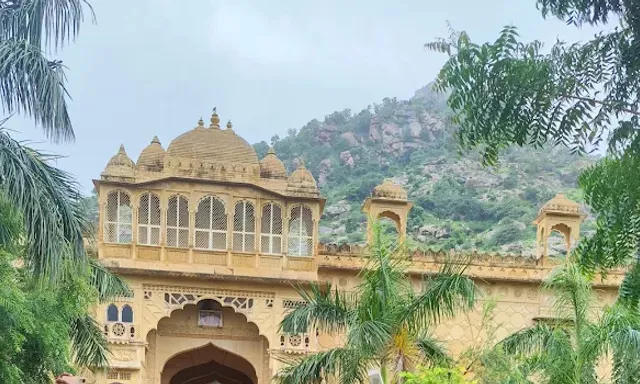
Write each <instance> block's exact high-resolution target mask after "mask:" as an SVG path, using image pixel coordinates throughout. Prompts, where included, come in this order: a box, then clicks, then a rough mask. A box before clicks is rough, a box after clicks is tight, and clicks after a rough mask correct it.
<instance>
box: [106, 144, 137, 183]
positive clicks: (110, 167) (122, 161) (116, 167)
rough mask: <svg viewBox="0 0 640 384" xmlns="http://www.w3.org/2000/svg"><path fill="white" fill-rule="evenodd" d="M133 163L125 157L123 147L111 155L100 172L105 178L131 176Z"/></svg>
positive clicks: (125, 153)
mask: <svg viewBox="0 0 640 384" xmlns="http://www.w3.org/2000/svg"><path fill="white" fill-rule="evenodd" d="M134 167H135V163H134V162H133V160H131V159H130V158H129V156H127V152H126V151H125V150H124V145H120V149H118V153H116V154H115V155H113V157H111V159H110V160H109V162H108V163H107V166H106V167H105V168H104V171H103V172H102V174H103V175H105V176H127V177H129V176H133V173H134V172H133V171H134Z"/></svg>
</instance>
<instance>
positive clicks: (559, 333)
mask: <svg viewBox="0 0 640 384" xmlns="http://www.w3.org/2000/svg"><path fill="white" fill-rule="evenodd" d="M634 275H635V277H634ZM638 275H640V268H638V267H637V264H636V267H634V270H632V271H631V272H630V273H629V274H628V275H627V276H626V277H625V280H624V282H623V284H622V285H621V288H620V296H619V298H618V300H617V302H616V303H615V304H613V305H611V306H609V307H606V308H605V309H604V311H603V312H602V313H601V314H600V315H597V309H596V308H595V300H596V298H595V296H594V288H593V281H592V279H591V277H590V276H589V275H587V274H585V273H584V272H583V269H582V268H581V267H580V265H578V264H576V263H575V262H574V261H573V260H571V259H569V260H568V261H567V262H566V263H565V264H564V265H562V266H559V267H558V268H557V269H556V270H554V271H553V272H552V273H551V275H550V276H549V277H548V278H547V280H546V281H545V283H544V288H545V289H547V290H550V292H551V293H552V295H553V298H554V300H555V304H554V305H555V307H554V309H555V310H556V312H557V318H556V319H554V321H552V322H548V323H545V322H539V323H537V324H536V325H533V326H531V327H529V328H525V329H523V330H521V331H518V332H516V333H514V334H512V335H510V336H508V337H507V338H506V339H504V340H503V341H501V342H500V343H499V344H498V347H499V348H503V349H504V351H505V352H507V353H509V354H514V355H516V356H517V357H518V358H520V359H522V360H523V361H524V363H525V366H527V369H528V370H529V371H530V372H532V373H533V374H535V375H537V376H538V378H539V379H541V381H538V382H543V383H553V384H591V383H596V382H597V380H598V379H597V375H596V369H597V367H598V363H599V362H600V361H601V359H602V358H606V361H608V362H609V363H612V366H613V379H614V382H616V383H619V384H623V383H624V384H626V383H636V382H637V378H638V374H639V373H640V370H639V368H640V364H639V361H638V356H640V312H639V311H638V309H639V307H638V303H639V301H638V298H639V297H640V289H639V288H640V287H638V286H637V284H635V283H634V281H639V280H638V279H637V277H639V276H638Z"/></svg>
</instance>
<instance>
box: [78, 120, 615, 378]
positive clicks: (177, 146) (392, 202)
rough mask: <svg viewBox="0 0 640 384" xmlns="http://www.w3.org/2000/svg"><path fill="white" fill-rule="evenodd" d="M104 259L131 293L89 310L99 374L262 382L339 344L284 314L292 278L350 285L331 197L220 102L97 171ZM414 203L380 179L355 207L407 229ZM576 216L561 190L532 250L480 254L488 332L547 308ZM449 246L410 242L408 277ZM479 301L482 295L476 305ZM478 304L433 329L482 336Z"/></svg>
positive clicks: (464, 343)
mask: <svg viewBox="0 0 640 384" xmlns="http://www.w3.org/2000/svg"><path fill="white" fill-rule="evenodd" d="M94 183H95V186H96V189H97V191H98V195H99V204H100V231H99V236H98V242H97V252H98V257H99V259H100V261H101V262H102V263H103V264H104V265H105V266H107V267H108V268H110V269H111V270H112V271H114V272H116V273H118V274H120V275H122V276H123V277H124V278H125V279H126V280H127V282H128V283H129V285H130V287H131V289H132V291H133V296H132V297H122V298H118V299H117V300H114V301H113V302H110V303H105V304H104V305H102V306H100V307H99V308H98V309H97V311H96V320H97V321H98V322H99V323H100V324H101V325H102V326H103V329H104V334H105V336H106V338H107V339H108V341H109V343H110V347H111V351H112V356H111V360H110V369H109V370H107V371H106V372H103V373H97V374H96V375H95V376H94V377H91V378H90V381H91V382H95V383H98V384H114V383H121V384H129V383H136V384H137V383H145V384H160V383H161V384H183V383H184V384H187V383H188V384H199V383H202V384H207V383H221V384H236V383H237V384H240V383H241V384H266V383H268V382H269V381H270V380H271V378H272V377H273V376H274V375H275V374H276V373H277V371H278V370H279V368H280V367H281V365H280V364H281V357H282V355H296V354H307V353H313V352H314V351H317V350H321V349H323V348H329V347H331V346H334V345H336V344H339V343H340V337H339V336H336V335H323V334H319V333H317V332H312V333H309V334H284V333H282V332H280V330H279V327H278V325H279V323H280V321H281V320H282V319H283V317H284V315H285V314H286V312H287V310H289V309H291V308H295V307H296V306H297V305H299V304H300V303H301V299H300V297H299V296H298V295H297V293H296V291H295V289H294V288H293V287H294V286H295V285H304V284H305V283H308V282H311V281H328V282H331V283H332V284H333V285H334V286H335V287H338V288H339V289H344V290H349V289H352V288H353V287H354V286H355V285H356V284H357V273H358V271H359V270H360V269H361V268H362V267H363V266H364V260H363V258H362V257H360V252H361V247H359V246H355V245H348V244H342V245H337V244H320V243H319V242H318V223H319V220H320V217H321V215H322V212H323V208H324V204H325V200H324V198H322V197H321V196H320V194H319V191H318V188H317V186H316V182H315V179H314V177H313V175H312V174H311V173H310V172H309V171H308V170H307V169H306V168H305V166H304V163H301V164H300V165H299V166H298V168H297V169H296V170H295V171H293V172H292V173H291V174H288V173H287V170H286V169H285V166H284V164H283V163H282V161H280V160H279V159H278V157H277V155H276V154H275V152H273V151H272V150H271V151H269V153H268V154H267V155H266V156H265V157H264V158H263V159H258V157H257V155H256V152H255V151H254V149H253V148H252V146H251V145H249V144H248V143H247V142H246V141H245V140H244V139H242V138H241V137H239V136H238V135H237V134H236V133H235V132H234V131H233V126H232V125H231V123H228V124H227V125H226V127H225V128H221V127H220V119H219V117H218V115H217V113H216V112H215V110H214V113H213V115H212V116H211V119H210V123H209V124H208V126H205V123H204V122H203V121H202V120H200V121H199V122H198V123H197V126H196V127H195V128H193V129H192V130H190V131H188V132H186V133H184V134H182V135H180V136H178V137H177V138H175V139H174V140H173V141H172V142H171V143H170V144H169V146H168V147H167V149H166V150H165V149H164V148H163V146H162V145H161V143H160V142H159V140H158V139H157V138H154V139H153V140H152V141H151V143H150V144H149V145H148V146H147V147H146V148H145V149H144V150H143V151H142V153H141V154H140V156H139V157H138V160H137V161H136V162H134V161H133V160H131V159H130V158H129V156H128V155H127V154H126V152H125V150H124V148H123V147H121V148H120V150H119V151H118V153H117V154H116V155H115V156H113V157H112V158H111V160H110V161H109V163H108V164H107V166H106V168H105V170H104V172H103V173H102V175H101V178H100V179H99V180H94ZM410 209H411V203H410V202H409V201H408V199H407V193H406V192H405V191H404V189H403V188H402V187H401V186H399V185H396V184H394V183H392V182H391V181H385V182H384V183H382V184H381V185H380V186H378V187H376V188H375V189H374V191H372V196H371V197H370V198H369V199H367V200H366V201H365V203H364V205H363V214H364V215H367V216H368V217H371V218H380V217H384V218H387V219H390V220H392V221H393V222H394V223H395V224H396V226H397V229H398V233H399V235H400V237H401V238H404V236H405V233H406V223H407V216H408V213H409V210H410ZM583 218H584V216H583V215H582V214H581V212H580V209H579V206H578V205H577V204H576V203H574V202H571V201H569V200H567V199H566V198H564V197H563V196H562V195H558V196H556V197H555V198H554V199H552V200H551V201H550V202H549V203H547V204H546V205H545V206H544V207H543V208H542V210H541V212H540V215H539V217H538V219H537V220H536V222H535V224H536V225H537V226H538V232H537V234H538V253H537V255H536V256H535V257H524V256H511V255H494V254H474V255H472V258H471V265H470V266H469V267H468V269H467V273H468V274H469V275H470V276H471V277H473V278H474V280H475V281H476V283H477V285H478V286H479V287H480V289H481V290H482V291H483V292H484V293H485V295H486V297H489V296H490V297H494V298H495V300H497V308H496V310H497V313H496V321H498V322H500V324H501V327H500V329H499V330H498V333H497V335H496V337H498V338H499V337H502V336H506V335H507V334H508V333H510V332H513V331H515V330H517V329H520V328H522V327H525V326H527V325H530V324H531V323H532V322H533V321H536V320H537V319H541V318H544V317H545V316H550V315H551V312H550V311H551V305H550V303H549V300H548V297H547V296H545V294H543V293H542V292H540V291H539V289H538V288H539V285H540V282H541V281H542V279H544V278H545V276H546V275H547V274H548V273H549V271H550V270H551V269H552V268H553V265H552V263H550V262H549V260H548V257H547V251H546V250H547V247H546V244H547V238H548V236H549V234H550V233H551V232H552V231H557V232H560V233H562V234H563V235H564V236H565V238H566V239H567V248H568V249H569V247H570V246H571V245H572V244H573V243H575V241H576V240H577V235H578V233H579V228H580V222H581V221H582V219H583ZM445 256H446V255H445V254H442V253H434V252H422V251H416V252H415V253H414V254H413V255H412V266H411V268H410V273H411V276H412V277H411V278H412V279H413V280H414V283H415V286H416V289H419V287H420V284H421V281H422V277H423V276H424V275H426V274H430V273H434V272H437V270H438V269H439V268H440V266H441V265H442V262H443V261H444V258H445ZM621 278H622V273H621V272H620V273H618V272H613V273H611V274H610V275H608V277H607V280H603V281H600V282H599V285H600V286H601V288H602V289H600V290H599V294H601V295H602V299H603V300H602V302H603V303H605V302H608V301H611V300H613V298H614V297H615V295H616V292H617V286H618V285H619V283H620V282H621ZM479 305H481V304H479ZM480 323H481V311H480V310H478V311H475V312H471V313H468V314H464V315H460V316H458V317H457V318H455V319H451V320H449V321H448V322H446V323H444V324H442V325H440V326H439V327H438V328H437V329H436V331H435V334H436V336H438V337H439V338H440V339H441V340H442V341H444V342H446V343H447V346H448V347H449V349H450V350H451V352H452V353H454V354H456V353H460V352H461V351H463V350H464V349H465V348H466V347H469V346H471V345H473V344H474V343H477V342H480V341H481V340H482V339H483V337H485V336H484V335H483V334H482V330H481V327H480Z"/></svg>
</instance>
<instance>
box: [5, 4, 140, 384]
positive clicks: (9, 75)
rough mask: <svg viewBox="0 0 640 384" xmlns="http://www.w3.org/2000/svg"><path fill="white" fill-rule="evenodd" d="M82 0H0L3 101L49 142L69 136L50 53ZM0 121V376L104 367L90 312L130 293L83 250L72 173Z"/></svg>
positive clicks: (35, 376) (38, 377) (77, 18)
mask: <svg viewBox="0 0 640 384" xmlns="http://www.w3.org/2000/svg"><path fill="white" fill-rule="evenodd" d="M85 9H89V11H90V12H91V14H93V12H92V10H91V7H90V6H89V5H88V3H86V2H84V1H82V0H20V1H2V2H0V104H1V105H2V108H3V112H5V113H7V114H14V113H18V114H23V115H26V116H28V117H31V118H33V119H34V121H35V123H36V126H38V127H40V128H41V129H42V130H43V131H44V133H45V134H46V135H47V136H48V137H49V138H50V139H52V140H53V141H55V142H61V141H68V140H72V139H73V137H74V135H73V128H72V125H71V120H70V117H69V112H68V108H67V97H68V95H67V90H66V88H65V74H64V66H63V65H62V63H61V62H60V61H57V60H50V59H48V58H47V57H46V54H47V53H50V52H51V51H53V50H57V49H60V48H62V47H63V46H64V45H65V44H66V43H68V42H69V41H71V40H73V39H75V37H76V36H77V33H78V31H79V28H80V25H81V23H82V21H83V17H84V11H85ZM6 121H7V120H6V119H5V120H2V121H1V122H0V288H1V289H2V292H1V293H0V327H1V328H2V330H1V331H0V334H1V335H2V337H0V344H1V345H0V350H1V352H0V353H1V354H2V359H1V360H2V361H1V362H0V382H3V383H43V382H48V381H50V375H51V373H60V372H62V371H64V370H69V369H70V367H71V366H76V367H77V366H81V367H86V366H89V367H103V366H105V365H106V364H107V353H108V352H107V345H106V341H105V340H104V337H103V334H102V331H101V330H100V329H99V328H98V327H97V324H96V323H95V321H94V320H93V319H92V317H91V313H90V312H89V310H90V308H92V307H93V306H94V305H95V304H96V303H98V302H99V301H101V300H108V299H110V298H113V297H114V296H119V295H128V294H129V293H130V291H129V289H128V287H127V286H126V285H125V284H124V282H123V281H122V280H121V279H120V278H118V277H116V276H113V275H111V274H110V273H109V272H108V271H107V270H106V269H104V268H103V267H102V266H100V265H99V264H98V263H97V262H96V261H95V260H93V259H90V258H88V257H87V255H86V253H85V248H84V239H83V236H90V235H91V233H92V231H91V230H90V228H89V226H88V225H87V223H88V222H89V221H90V220H91V218H90V217H88V215H87V213H88V212H87V209H86V204H82V203H83V202H82V199H81V196H80V194H79V193H78V188H77V185H76V183H75V181H74V180H73V178H72V177H71V176H70V175H69V174H67V173H66V172H64V171H61V170H59V169H57V168H55V167H53V166H52V165H51V164H50V163H51V160H53V159H54V157H53V156H50V155H47V154H43V153H41V152H38V151H36V150H34V149H32V148H30V147H28V146H27V145H25V143H22V142H18V141H16V140H14V139H12V138H11V137H10V136H9V134H8V132H7V130H6V129H5V127H4V125H5V123H6Z"/></svg>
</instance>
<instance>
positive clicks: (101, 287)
mask: <svg viewBox="0 0 640 384" xmlns="http://www.w3.org/2000/svg"><path fill="white" fill-rule="evenodd" d="M89 269H90V281H89V283H90V284H91V286H92V287H93V288H95V289H96V291H98V300H99V301H100V302H101V303H102V302H105V301H107V300H111V299H113V298H116V297H131V295H132V294H133V293H132V292H131V289H130V288H129V286H128V285H127V283H125V281H124V280H123V279H122V278H121V277H120V276H118V275H114V274H113V273H111V272H110V271H109V270H108V269H106V268H105V267H104V266H103V265H102V264H100V262H98V260H96V259H93V258H90V259H89Z"/></svg>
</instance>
